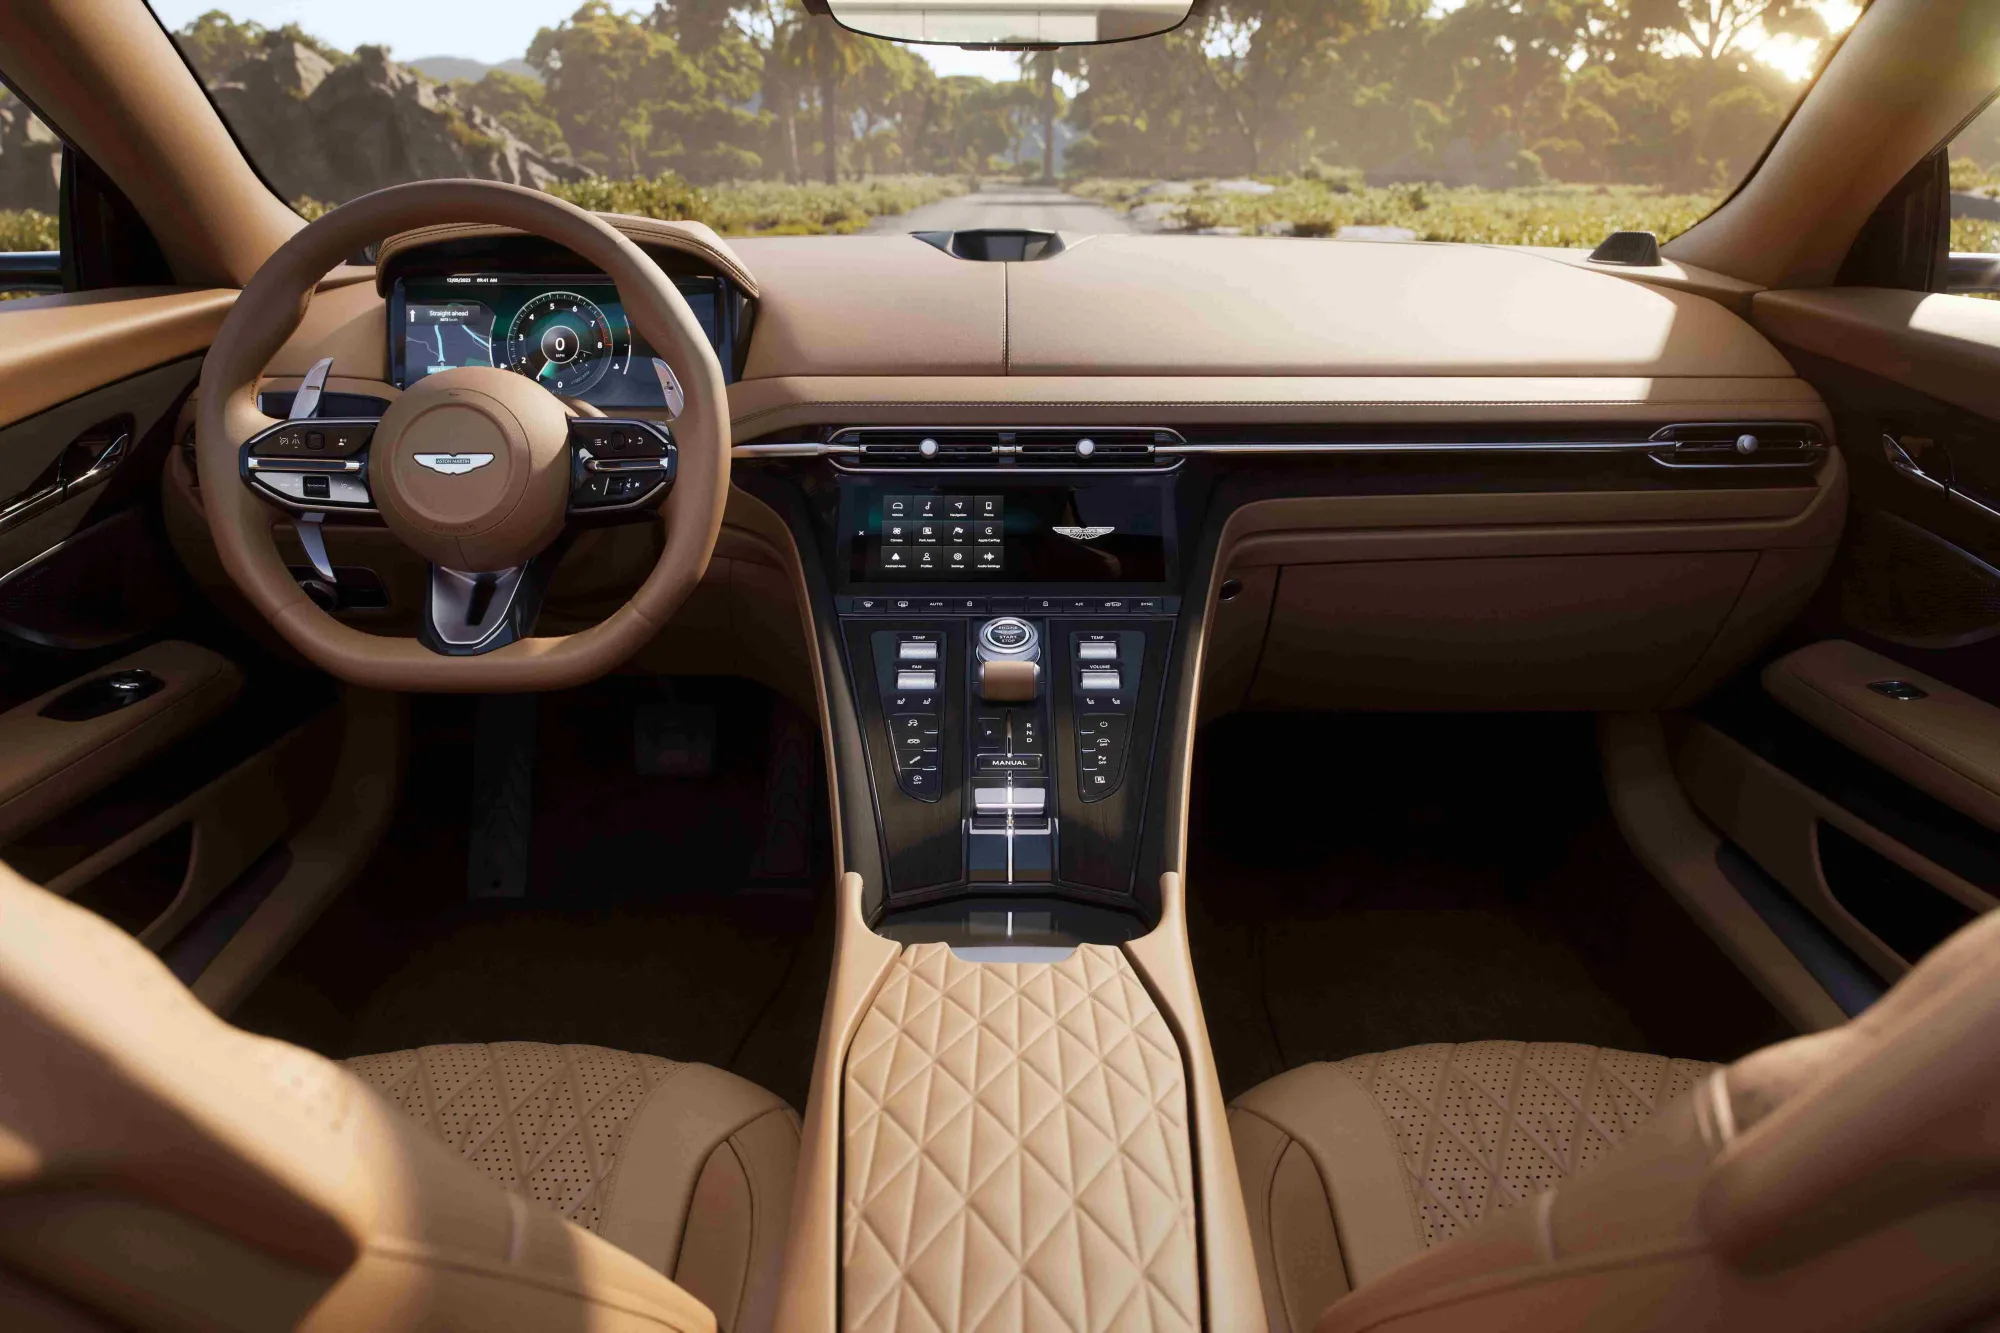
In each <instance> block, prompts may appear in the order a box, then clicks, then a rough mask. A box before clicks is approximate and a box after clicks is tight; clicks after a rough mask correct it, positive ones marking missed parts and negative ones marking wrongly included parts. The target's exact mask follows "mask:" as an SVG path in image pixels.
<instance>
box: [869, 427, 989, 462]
mask: <svg viewBox="0 0 2000 1333" xmlns="http://www.w3.org/2000/svg"><path fill="white" fill-rule="evenodd" d="M1001 434H1002V432H1000V431H992V430H985V431H964V430H953V431H946V430H929V431H927V430H870V431H855V432H852V435H851V436H843V437H840V442H841V443H846V444H858V445H860V446H861V458H862V461H863V462H866V463H872V464H883V465H895V466H899V467H905V466H912V465H915V466H924V465H927V464H928V465H934V466H938V467H980V466H984V465H987V464H991V463H993V462H995V461H997V460H998V458H999V456H1000V436H1001Z"/></svg>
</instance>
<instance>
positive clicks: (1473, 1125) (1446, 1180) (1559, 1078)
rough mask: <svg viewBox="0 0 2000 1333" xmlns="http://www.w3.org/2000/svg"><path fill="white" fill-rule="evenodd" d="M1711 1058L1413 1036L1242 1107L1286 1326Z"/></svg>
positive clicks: (1302, 1074) (1258, 1223)
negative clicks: (1417, 1040)
mask: <svg viewBox="0 0 2000 1333" xmlns="http://www.w3.org/2000/svg"><path fill="white" fill-rule="evenodd" d="M1712 1068H1713V1066H1711V1065H1706V1064H1702V1063H1699V1062H1697V1061H1692V1060H1668V1059H1666V1058H1664V1057H1662V1056H1657V1055H1640V1054H1635V1053H1633V1052H1630V1051H1611V1050H1605V1049H1603V1048H1601V1047H1596V1046H1579V1045H1574V1044H1570V1043H1565V1042H1533V1043H1529V1042H1519V1041H1476V1042H1467V1043H1464V1044H1460V1045H1450V1044H1444V1045H1432V1046H1412V1047H1409V1048H1407V1049H1405V1050H1400V1051H1389V1052H1387V1053H1384V1054H1376V1055H1357V1056H1354V1057H1353V1058H1351V1059H1348V1060H1342V1061H1340V1062H1339V1063H1338V1064H1312V1065H1305V1066H1302V1067H1301V1068H1298V1069H1294V1070H1292V1071H1290V1072H1289V1073H1286V1074H1282V1075H1280V1076H1279V1077H1277V1078H1274V1079H1272V1080H1270V1081H1269V1082H1267V1083H1264V1084H1262V1085H1260V1086H1258V1087H1256V1088H1253V1089H1251V1090H1250V1091H1249V1092H1247V1093H1245V1094H1244V1095H1243V1096H1242V1097H1240V1098H1238V1099H1237V1101H1236V1103H1235V1104H1234V1106H1233V1107H1232V1108H1231V1111H1230V1117H1229V1127H1230V1132H1231V1134H1232V1135H1233V1136H1234V1138H1235V1141H1236V1160H1237V1171H1238V1174H1239V1175H1240V1176H1241V1177H1242V1180H1243V1189H1244V1195H1245V1202H1246V1203H1247V1204H1248V1206H1249V1209H1250V1225H1251V1234H1252V1235H1253V1236H1254V1237H1255V1238H1256V1240H1257V1244H1258V1255H1259V1258H1260V1260H1261V1261H1262V1262H1261V1265H1260V1266H1261V1268H1262V1270H1263V1279H1264V1285H1265V1300H1266V1303H1267V1305H1269V1306H1270V1307H1272V1308H1271V1310H1270V1314H1271V1319H1272V1327H1273V1328H1275V1329H1299V1328H1310V1327H1311V1326H1312V1323H1313V1320H1314V1319H1315V1318H1316V1317H1317V1316H1318V1314H1319V1312H1320V1311H1321V1310H1323V1309H1324V1308H1325V1307H1326V1306H1327V1305H1328V1304H1329V1303H1330V1302H1331V1301H1332V1300H1333V1299H1334V1298H1336V1297H1338V1296H1341V1295H1343V1294H1345V1293H1346V1292H1347V1291H1348V1290H1350V1289H1352V1288H1353V1287H1357V1286H1360V1285H1361V1284H1362V1283H1364V1282H1368V1281H1370V1280H1372V1279H1374V1278H1377V1277H1380V1276H1381V1275H1382V1274H1384V1273H1386V1272H1388V1271H1390V1270H1391V1269H1393V1268H1394V1267H1396V1266H1397V1265H1398V1264H1400V1263H1402V1262H1403V1261H1404V1260H1406V1259H1409V1258H1412V1257H1414V1256H1415V1255H1417V1254H1418V1253H1421V1252H1422V1251H1423V1249H1424V1248H1425V1247H1427V1246H1430V1245H1435V1244H1437V1243H1438V1242H1440V1241H1444V1240H1449V1239H1450V1238H1451V1237H1453V1236H1455V1235H1458V1234H1459V1233H1461V1232H1463V1231H1465V1230H1468V1229H1470V1228H1471V1227H1473V1226H1474V1225H1476V1224H1477V1223H1478V1222H1480V1221H1481V1220H1482V1219H1484V1218H1485V1217H1487V1216H1489V1215H1490V1214H1493V1213H1496V1212H1498V1211H1500V1210H1501V1209H1503V1208H1510V1207H1512V1206H1514V1205H1516V1204H1518V1203H1520V1202H1522V1201H1523V1200H1525V1199H1527V1198H1530V1197H1532V1196H1533V1195H1535V1194H1537V1193H1539V1192H1540V1191H1542V1190H1544V1189H1547V1188H1548V1187H1549V1186H1551V1185H1553V1184H1556V1183H1557V1182H1558V1181H1561V1180H1563V1179H1565V1178H1566V1177H1568V1176H1570V1175H1572V1174H1574V1173H1576V1172H1578V1171H1581V1170H1583V1169H1585V1168H1586V1167H1589V1166H1591V1165H1593V1164H1594V1163H1596V1162H1597V1161H1598V1160H1600V1159H1601V1158H1602V1157H1603V1156H1604V1154H1605V1153H1606V1152H1607V1151H1608V1150H1610V1149H1611V1148H1613V1147H1615V1146H1616V1145H1617V1144H1618V1143H1619V1142H1620V1141H1621V1140H1622V1139H1623V1138H1624V1136H1625V1135H1626V1133H1628V1132H1629V1131H1630V1130H1632V1129H1633V1128H1635V1127H1636V1126H1638V1125H1640V1124H1642V1123H1644V1122H1645V1121H1646V1120H1648V1119H1649V1118H1651V1116H1652V1114H1653V1113H1654V1112H1655V1111H1657V1110H1658V1109H1659V1108H1660V1107H1661V1106H1662V1105H1663V1104H1665V1103H1666V1102H1668V1101H1671V1100H1673V1099H1674V1098H1676V1097H1678V1096H1680V1095H1682V1094H1684V1093H1686V1092H1687V1091H1688V1090H1689V1089H1690V1088H1692V1087H1693V1086H1694V1085H1695V1083H1696V1081H1697V1080H1698V1079H1699V1078H1700V1077H1701V1075H1703V1074H1704V1073H1706V1072H1707V1071H1708V1070H1710V1069H1712Z"/></svg>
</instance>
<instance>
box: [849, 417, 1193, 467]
mask: <svg viewBox="0 0 2000 1333" xmlns="http://www.w3.org/2000/svg"><path fill="white" fill-rule="evenodd" d="M829 443H830V444H832V445H833V446H834V447H835V448H836V449H839V450H840V452H842V453H846V454H848V456H849V457H850V458H853V457H854V456H855V455H857V454H858V455H859V458H858V460H857V461H858V464H859V465H860V466H862V467H895V468H931V467H936V468H954V469H955V468H1030V469H1036V470H1040V469H1044V468H1063V469H1068V468H1117V467H1158V466H1161V465H1163V464H1166V463H1168V462H1169V461H1170V460H1168V459H1166V458H1162V457H1161V456H1160V450H1161V449H1162V447H1164V446H1170V445H1177V444H1180V443H1181V437H1180V436H1179V435H1177V434H1175V433H1174V432H1173V431H1170V430H1152V429H1138V428H1133V427H1112V428H1109V429H1105V430H1084V429H1058V428H1053V427H1048V428H1038V429H1031V430H1000V429H997V428H996V429H974V430H962V429H955V430H923V429H907V430H906V429H886V428H875V427H866V428H859V429H854V430H844V431H841V432H839V433H838V434H836V435H835V436H834V437H833V439H832V440H831V441H829Z"/></svg>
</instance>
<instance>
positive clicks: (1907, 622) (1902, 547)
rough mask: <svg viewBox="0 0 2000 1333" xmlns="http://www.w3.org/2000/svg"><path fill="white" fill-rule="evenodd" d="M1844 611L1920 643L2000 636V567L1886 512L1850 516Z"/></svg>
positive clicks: (1885, 634)
mask: <svg viewBox="0 0 2000 1333" xmlns="http://www.w3.org/2000/svg"><path fill="white" fill-rule="evenodd" d="M1842 558H1843V565H1842V570H1841V578H1840V611H1841V616H1842V618H1843V619H1845V620H1846V621H1847V623H1848V624H1850V625H1852V626H1854V627H1855V628H1856V629H1860V630H1865V631H1867V632H1868V633H1870V634H1874V635H1877V636H1879V637H1881V638H1884V639H1887V640H1889V641H1890V642H1892V643H1901V644H1907V645H1908V646H1909V647H1912V648H1956V647H1959V646H1961V645H1964V644H1968V643H1978V642H1979V641H1981V640H1982V639H1990V638H1992V637H1993V636H1994V635H1996V634H2000V571H1997V570H1994V569H1993V568H1992V567H1990V566H1989V565H1987V564H1986V562H1984V561H1983V560H1980V559H1979V558H1978V557H1977V556H1974V555H1970V554H1968V553H1966V552H1964V551H1961V550H1959V549H1958V547H1956V546H1953V545H1952V544H1951V543H1950V542H1948V541H1945V540H1944V539H1943V538H1941V537H1938V536H1935V535H1933V534H1932V533H1929V532H1926V531H1925V530H1924V529H1922V528H1920V527H1918V526H1917V525H1916V524H1914V523H1911V522H1909V521H1908V520H1906V519H1901V518H1898V517H1896V516H1895V515H1894V514H1889V513H1884V512H1883V511H1881V510H1856V511H1855V512H1854V514H1853V515H1852V516H1851V517H1850V521H1849V528H1848V535H1847V544H1846V547H1845V550H1844V552H1843V557H1842Z"/></svg>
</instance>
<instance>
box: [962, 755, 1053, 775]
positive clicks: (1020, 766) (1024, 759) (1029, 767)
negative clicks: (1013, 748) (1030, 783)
mask: <svg viewBox="0 0 2000 1333" xmlns="http://www.w3.org/2000/svg"><path fill="white" fill-rule="evenodd" d="M972 766H973V768H974V769H975V770H976V771H978V772H981V773H1039V772H1041V771H1042V757H1041V756H1040V755H1038V754H982V755H978V756H976V757H975V758H974V759H973V761H972Z"/></svg>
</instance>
